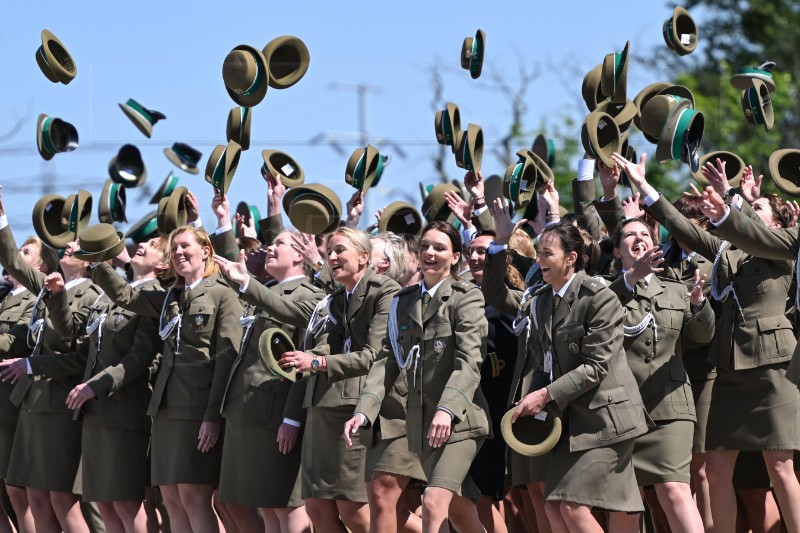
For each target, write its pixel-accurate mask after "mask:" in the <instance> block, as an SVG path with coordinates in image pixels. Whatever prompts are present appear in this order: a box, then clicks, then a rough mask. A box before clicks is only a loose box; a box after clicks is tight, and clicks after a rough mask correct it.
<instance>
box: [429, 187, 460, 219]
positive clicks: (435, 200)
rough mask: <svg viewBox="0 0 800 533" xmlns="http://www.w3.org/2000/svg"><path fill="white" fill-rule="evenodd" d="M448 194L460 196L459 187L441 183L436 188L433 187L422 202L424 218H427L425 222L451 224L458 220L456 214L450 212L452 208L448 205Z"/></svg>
mask: <svg viewBox="0 0 800 533" xmlns="http://www.w3.org/2000/svg"><path fill="white" fill-rule="evenodd" d="M446 192H454V193H456V194H459V190H458V187H456V186H455V185H453V184H452V183H440V184H438V185H436V186H435V187H431V189H430V190H429V191H428V194H427V196H426V197H425V200H423V202H422V216H423V217H425V220H427V221H428V222H432V221H434V220H443V221H445V222H449V223H450V224H452V223H453V221H455V220H456V216H455V214H454V213H453V212H452V211H451V210H450V206H448V205H447V198H445V193H446Z"/></svg>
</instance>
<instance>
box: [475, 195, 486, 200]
mask: <svg viewBox="0 0 800 533" xmlns="http://www.w3.org/2000/svg"><path fill="white" fill-rule="evenodd" d="M484 198H485V197H483V196H473V197H472V199H473V200H483V199H484Z"/></svg>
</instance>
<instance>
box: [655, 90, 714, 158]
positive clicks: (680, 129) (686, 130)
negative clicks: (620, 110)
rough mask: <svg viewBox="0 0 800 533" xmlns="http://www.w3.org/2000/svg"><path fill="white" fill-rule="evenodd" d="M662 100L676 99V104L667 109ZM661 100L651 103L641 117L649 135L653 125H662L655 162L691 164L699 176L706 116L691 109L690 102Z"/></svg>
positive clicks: (670, 104)
mask: <svg viewBox="0 0 800 533" xmlns="http://www.w3.org/2000/svg"><path fill="white" fill-rule="evenodd" d="M662 96H664V97H666V98H671V99H673V102H672V103H669V102H666V103H667V106H666V107H664V106H662V105H661V104H662V103H664V101H662V100H660V99H661V98H662ZM662 96H658V97H655V98H653V99H651V100H650V102H648V104H647V106H645V108H644V113H643V114H642V125H643V126H645V128H648V129H650V131H652V126H653V125H657V124H658V123H659V122H661V131H660V133H659V134H658V137H657V138H658V144H657V145H656V159H658V162H659V163H665V162H667V161H671V160H673V159H674V160H678V161H683V162H684V163H688V164H689V166H690V167H691V169H692V172H696V171H697V169H699V168H700V162H699V158H698V154H697V151H698V149H699V148H700V141H701V140H702V139H703V127H704V123H705V119H704V117H703V114H702V113H701V112H699V111H697V110H695V109H692V103H691V102H690V101H689V100H688V99H687V98H680V97H677V96H666V95H662ZM665 110H666V117H665V116H664V111H665ZM662 119H663V121H662Z"/></svg>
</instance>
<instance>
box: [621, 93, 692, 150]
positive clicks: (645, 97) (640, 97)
mask: <svg viewBox="0 0 800 533" xmlns="http://www.w3.org/2000/svg"><path fill="white" fill-rule="evenodd" d="M654 96H679V97H681V98H686V99H688V100H689V101H691V102H692V107H694V95H693V94H692V91H690V90H689V89H688V88H686V87H684V86H683V85H673V84H671V83H666V82H658V83H653V84H651V85H648V86H647V87H645V88H644V89H642V91H641V92H640V93H639V94H637V95H636V98H635V99H634V101H633V102H634V103H635V104H636V109H637V114H636V116H635V117H634V119H633V123H634V124H636V127H637V128H639V129H640V130H641V131H642V133H643V135H644V138H645V139H647V141H648V142H649V143H652V144H656V143H657V142H658V138H656V137H652V136H650V135H649V134H648V133H647V132H646V131H644V129H643V126H642V122H641V120H642V111H643V110H644V108H645V106H646V105H647V103H648V102H649V101H650V100H651V99H652V98H653V97H654Z"/></svg>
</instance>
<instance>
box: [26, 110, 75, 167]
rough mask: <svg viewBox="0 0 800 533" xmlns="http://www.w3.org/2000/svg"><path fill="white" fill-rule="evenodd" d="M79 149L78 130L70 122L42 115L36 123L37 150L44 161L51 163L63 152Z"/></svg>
mask: <svg viewBox="0 0 800 533" xmlns="http://www.w3.org/2000/svg"><path fill="white" fill-rule="evenodd" d="M77 147H78V130H76V129H75V126H73V125H72V124H70V123H69V122H65V121H63V120H61V119H60V118H54V117H49V116H47V115H45V114H44V113H42V114H41V115H39V119H38V121H37V123H36V148H37V149H38V150H39V155H41V156H42V159H44V160H46V161H50V160H51V159H53V156H54V155H56V154H58V153H61V152H71V151H72V150H74V149H75V148H77Z"/></svg>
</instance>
